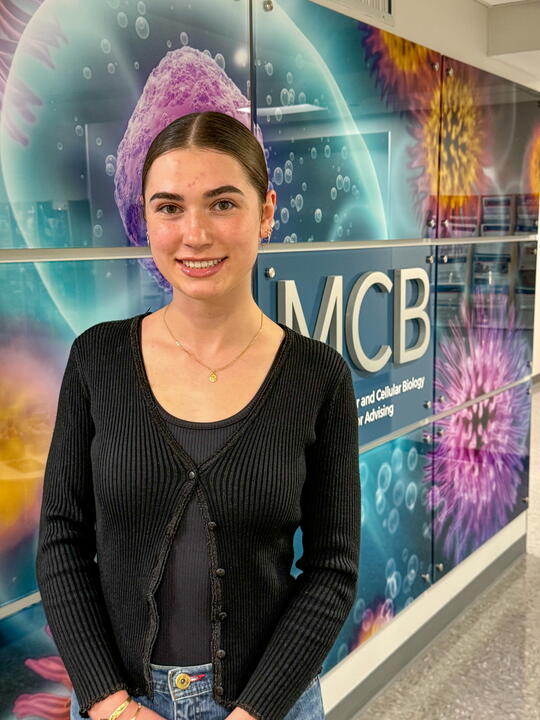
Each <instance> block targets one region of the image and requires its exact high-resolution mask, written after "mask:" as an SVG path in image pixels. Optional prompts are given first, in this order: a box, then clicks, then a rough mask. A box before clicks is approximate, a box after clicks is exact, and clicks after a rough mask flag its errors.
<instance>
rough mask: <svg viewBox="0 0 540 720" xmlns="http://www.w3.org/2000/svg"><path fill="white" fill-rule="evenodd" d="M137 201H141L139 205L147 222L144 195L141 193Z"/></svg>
mask: <svg viewBox="0 0 540 720" xmlns="http://www.w3.org/2000/svg"><path fill="white" fill-rule="evenodd" d="M137 201H138V203H139V207H140V208H141V215H142V216H143V218H144V221H145V222H146V214H145V212H144V198H143V196H142V195H139V197H138V199H137Z"/></svg>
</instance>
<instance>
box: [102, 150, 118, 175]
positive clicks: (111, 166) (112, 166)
mask: <svg viewBox="0 0 540 720" xmlns="http://www.w3.org/2000/svg"><path fill="white" fill-rule="evenodd" d="M105 172H106V173H107V175H109V176H111V177H112V176H113V175H114V173H115V172H116V158H115V156H114V155H107V157H106V158H105Z"/></svg>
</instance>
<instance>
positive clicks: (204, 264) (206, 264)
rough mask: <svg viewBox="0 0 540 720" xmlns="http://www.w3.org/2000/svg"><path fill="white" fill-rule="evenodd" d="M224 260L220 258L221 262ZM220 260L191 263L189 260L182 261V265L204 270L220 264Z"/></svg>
mask: <svg viewBox="0 0 540 720" xmlns="http://www.w3.org/2000/svg"><path fill="white" fill-rule="evenodd" d="M223 259H224V258H221V260H223ZM221 260H210V261H209V262H191V261H189V260H183V263H184V265H187V266H188V267H192V268H206V267H212V266H213V265H217V264H218V263H220V262H221Z"/></svg>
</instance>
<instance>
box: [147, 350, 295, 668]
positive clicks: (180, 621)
mask: <svg viewBox="0 0 540 720" xmlns="http://www.w3.org/2000/svg"><path fill="white" fill-rule="evenodd" d="M282 342H283V341H282ZM277 354H278V353H276V357H277ZM274 362H275V360H274ZM269 373H270V374H271V373H272V366H271V367H270V370H269ZM264 384H265V383H264V382H263V383H262V384H261V386H260V387H259V389H258V391H257V392H256V393H255V395H254V397H253V398H252V399H251V401H250V402H249V403H248V404H247V405H246V406H245V407H244V408H242V410H240V411H239V412H237V413H235V414H234V415H231V416H230V417H228V418H224V419H223V420H216V421H214V422H193V421H191V420H184V419H182V418H178V417H176V416H175V415H171V413H169V412H168V411H167V410H165V408H164V407H162V406H161V405H160V404H159V403H158V402H157V399H156V405H157V407H158V409H159V412H160V413H161V415H162V416H163V417H164V418H165V420H166V422H167V425H168V426H169V430H170V431H171V433H172V434H173V435H174V437H175V439H176V441H177V442H178V444H179V445H182V447H183V448H184V450H186V451H187V452H188V454H189V455H191V457H192V458H193V460H195V462H196V463H197V464H198V465H200V464H201V463H202V462H203V460H206V458H209V457H210V456H211V455H213V454H214V453H215V452H216V450H218V448H220V447H221V446H222V445H224V444H225V442H226V441H227V440H228V438H229V437H230V436H231V435H232V433H233V432H235V431H236V429H237V428H238V427H239V425H240V423H241V422H242V421H243V419H244V418H247V417H248V415H249V412H250V410H251V406H252V405H253V404H254V403H255V402H256V401H257V398H258V396H259V394H260V393H261V392H263V390H264ZM154 398H155V396H154ZM209 569H210V560H209V556H208V550H207V547H206V533H205V529H204V518H203V514H202V512H201V509H200V507H199V503H198V500H197V497H196V496H192V498H191V500H190V501H189V502H188V504H187V507H186V509H185V511H184V515H183V516H182V520H181V521H180V525H179V528H178V530H177V531H176V534H175V537H174V541H173V545H172V548H171V551H170V554H169V556H168V558H167V563H166V565H165V571H164V573H163V578H162V580H161V583H160V585H159V588H158V590H157V592H156V603H157V608H158V614H159V618H160V620H159V630H158V635H157V639H156V644H155V645H154V649H153V651H152V657H151V660H152V662H153V663H157V664H158V665H202V664H203V663H207V662H211V651H210V641H211V637H212V625H211V621H210V618H211V610H210V608H211V601H212V594H211V589H210V581H209Z"/></svg>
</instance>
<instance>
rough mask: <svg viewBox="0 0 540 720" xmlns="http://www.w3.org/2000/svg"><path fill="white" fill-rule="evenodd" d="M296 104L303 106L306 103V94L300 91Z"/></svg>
mask: <svg viewBox="0 0 540 720" xmlns="http://www.w3.org/2000/svg"><path fill="white" fill-rule="evenodd" d="M298 102H299V103H300V104H301V105H303V104H304V103H305V102H306V93H305V92H303V91H301V92H299V93H298Z"/></svg>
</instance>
